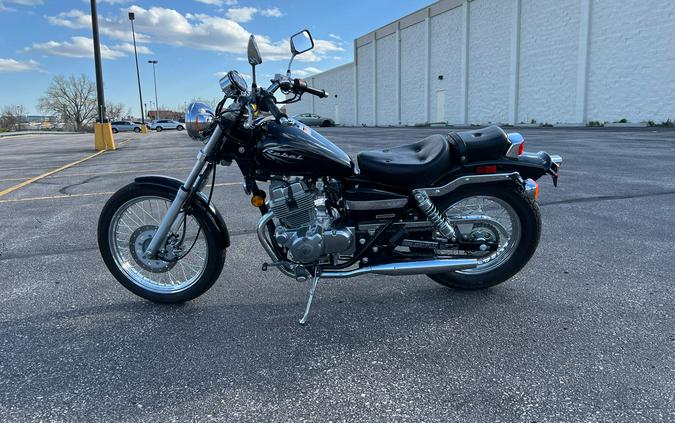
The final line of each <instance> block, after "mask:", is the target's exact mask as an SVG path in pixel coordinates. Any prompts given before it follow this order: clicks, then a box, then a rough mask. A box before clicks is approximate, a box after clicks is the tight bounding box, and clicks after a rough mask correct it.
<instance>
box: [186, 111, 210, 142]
mask: <svg viewBox="0 0 675 423" xmlns="http://www.w3.org/2000/svg"><path fill="white" fill-rule="evenodd" d="M213 117H214V113H213V110H211V108H210V107H209V106H207V105H206V104H204V103H192V104H190V105H189V106H188V108H187V110H186V111H185V126H186V127H187V133H188V135H189V136H190V138H192V139H193V140H196V141H204V140H205V139H206V138H207V137H208V135H206V134H208V133H210V132H211V131H210V129H211V125H212V124H213Z"/></svg>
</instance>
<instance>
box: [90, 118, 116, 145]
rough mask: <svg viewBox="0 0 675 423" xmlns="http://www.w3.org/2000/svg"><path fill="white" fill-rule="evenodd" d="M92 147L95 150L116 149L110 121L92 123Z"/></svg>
mask: <svg viewBox="0 0 675 423" xmlns="http://www.w3.org/2000/svg"><path fill="white" fill-rule="evenodd" d="M94 147H95V148H96V151H101V150H116V149H117V145H115V139H114V138H113V133H112V126H111V125H110V122H106V123H95V124H94Z"/></svg>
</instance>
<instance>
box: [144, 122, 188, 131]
mask: <svg viewBox="0 0 675 423" xmlns="http://www.w3.org/2000/svg"><path fill="white" fill-rule="evenodd" d="M148 128H150V129H154V130H155V131H157V132H161V131H163V130H165V129H175V130H177V131H182V130H183V129H185V125H184V124H182V123H180V122H178V121H175V120H169V119H160V120H153V121H152V122H150V124H149V125H148Z"/></svg>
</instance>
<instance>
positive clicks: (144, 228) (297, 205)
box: [98, 30, 562, 324]
mask: <svg viewBox="0 0 675 423" xmlns="http://www.w3.org/2000/svg"><path fill="white" fill-rule="evenodd" d="M290 47H291V52H292V57H291V61H290V63H289V66H288V71H287V72H286V74H285V75H281V74H280V75H276V76H275V78H274V79H273V80H272V81H271V85H270V86H269V87H268V88H266V89H265V88H262V87H259V86H257V85H256V77H255V69H256V66H257V65H259V64H260V63H262V59H261V57H260V53H259V51H258V47H257V44H256V42H255V38H254V37H253V36H251V38H250V40H249V45H248V61H249V63H250V64H251V66H252V68H253V81H252V84H251V88H250V90H249V88H248V86H247V83H246V81H245V80H244V79H243V78H242V77H241V76H240V75H239V74H238V73H237V72H236V71H231V72H229V73H228V74H227V76H226V77H224V78H223V79H221V81H220V85H221V88H222V90H223V92H224V93H225V97H224V98H223V100H222V101H221V102H220V103H219V104H218V106H217V107H216V109H215V111H211V110H210V109H209V108H208V107H207V106H206V105H204V104H201V103H194V104H192V105H191V106H190V107H189V109H188V112H187V115H186V125H187V129H188V133H189V134H190V136H191V137H193V138H195V139H199V140H202V141H204V145H203V147H202V148H201V150H200V151H199V154H198V157H197V163H196V164H195V165H194V167H193V169H192V171H191V172H190V174H189V175H188V177H187V179H186V180H185V181H179V180H177V179H173V178H168V177H163V176H142V177H139V178H136V179H135V180H134V182H133V183H131V184H129V185H127V186H125V187H124V188H122V189H120V190H119V191H118V192H116V193H115V194H114V195H113V196H112V197H111V198H110V200H108V202H107V204H106V205H105V207H104V209H103V211H102V213H101V217H100V220H99V225H98V244H99V248H100V250H101V254H102V256H103V259H104V261H105V263H106V265H107V266H108V268H109V269H110V271H111V272H112V274H113V275H114V276H115V277H116V278H117V280H119V281H120V282H121V283H122V285H124V286H125V287H126V288H127V289H129V290H130V291H132V292H133V293H135V294H137V295H139V296H141V297H143V298H146V299H148V300H151V301H155V302H160V303H178V302H183V301H188V300H191V299H193V298H196V297H198V296H200V295H201V294H203V293H204V292H206V291H207V290H208V289H209V288H210V287H211V286H212V285H213V283H214V282H215V281H216V280H217V279H218V276H219V275H220V272H221V270H222V268H223V265H224V263H225V251H226V249H227V248H228V247H229V245H230V238H229V235H228V231H227V226H226V224H225V222H224V220H223V217H222V216H221V214H220V213H219V212H218V210H217V209H216V208H215V207H214V205H213V204H212V202H211V197H212V194H213V188H214V181H215V174H216V166H217V165H219V164H220V165H230V164H231V163H232V161H235V162H236V163H237V165H238V166H239V169H240V170H241V172H242V174H243V176H244V182H243V185H244V190H245V191H246V193H247V194H249V195H251V203H252V204H253V206H255V207H257V208H258V209H259V210H260V213H261V214H262V218H261V219H260V222H259V223H258V227H257V236H258V239H259V240H260V243H261V244H262V246H263V247H264V249H265V251H266V252H267V254H269V257H270V262H269V263H264V264H263V265H262V270H263V271H265V270H268V269H269V268H270V267H275V268H277V269H279V270H280V271H281V272H282V273H284V274H285V275H287V276H290V277H292V278H294V279H296V280H297V281H300V282H306V281H309V298H308V300H307V306H306V309H305V313H304V316H303V317H302V319H301V320H300V323H302V324H304V323H305V322H306V320H307V316H308V313H309V309H310V306H311V304H312V299H313V297H314V292H315V289H316V286H317V283H318V281H319V279H320V278H322V279H327V278H349V277H353V276H359V275H365V274H368V273H376V274H380V275H413V274H425V275H429V277H430V278H432V279H433V280H434V281H436V282H438V283H440V284H442V285H445V286H448V287H452V288H457V289H483V288H487V287H490V286H493V285H496V284H499V283H501V282H503V281H505V280H507V279H509V278H510V277H512V276H513V275H515V274H516V273H517V272H518V271H520V269H522V267H523V266H524V265H525V264H526V263H527V262H528V260H529V259H530V257H532V254H533V253H534V251H535V250H536V248H537V245H538V243H539V236H540V232H541V217H540V215H539V208H538V206H537V197H538V194H539V186H538V185H537V183H536V182H535V181H536V180H537V179H538V178H540V177H541V176H543V175H545V174H549V175H551V176H552V178H553V183H554V185H557V179H558V171H559V168H560V164H561V162H562V159H561V158H560V157H559V156H550V155H549V154H547V153H545V152H539V153H527V152H524V151H523V147H524V143H523V137H522V136H520V134H517V133H511V134H506V133H505V132H504V131H503V130H502V129H500V128H498V127H496V126H491V127H488V128H484V129H479V130H475V131H467V132H451V133H449V134H445V135H432V136H430V137H427V138H425V139H423V140H421V141H417V142H415V143H412V144H408V145H403V146H400V147H392V148H386V149H383V150H374V151H364V152H361V153H359V154H358V155H357V160H356V162H354V161H352V159H351V158H350V157H349V155H347V154H346V153H345V152H344V151H342V150H341V149H340V148H338V147H337V146H335V145H334V144H333V143H331V142H330V141H328V140H327V139H326V138H324V137H323V136H321V135H320V134H319V133H317V132H316V131H315V130H313V129H311V128H309V127H307V126H306V125H304V124H302V123H300V122H298V121H297V120H294V119H291V118H288V117H287V116H286V115H285V114H284V113H282V112H281V111H280V110H279V108H278V106H277V104H279V103H291V102H295V101H298V100H299V99H300V98H301V97H302V95H304V94H310V95H315V96H317V97H320V98H324V97H327V93H326V92H325V91H324V90H320V89H316V88H313V87H309V86H308V85H307V84H306V82H305V81H304V80H302V79H293V78H291V64H292V62H293V58H295V56H296V55H298V54H301V53H304V52H306V51H309V50H311V49H312V48H313V47H314V41H313V40H312V37H311V35H310V33H309V31H306V30H305V31H302V32H299V33H297V34H295V35H294V36H293V37H291V41H290ZM278 90H281V92H282V93H284V94H285V95H286V100H284V101H276V100H275V96H274V93H275V92H277V91H278ZM264 112H268V113H269V114H271V116H270V115H267V116H263V113H264ZM209 181H211V184H210V187H208V183H209ZM259 182H268V183H269V187H268V189H267V193H266V192H265V191H263V190H262V189H261V188H260V187H259V185H258V183H259ZM205 188H208V189H206V191H208V193H205V192H204V190H205Z"/></svg>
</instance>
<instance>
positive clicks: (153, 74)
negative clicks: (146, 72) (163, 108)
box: [148, 60, 159, 120]
mask: <svg viewBox="0 0 675 423" xmlns="http://www.w3.org/2000/svg"><path fill="white" fill-rule="evenodd" d="M148 63H150V64H151V65H152V77H153V78H154V80H155V106H156V107H157V115H156V116H155V119H156V120H159V102H158V101H157V73H156V72H155V65H156V64H157V63H159V62H158V61H157V60H148Z"/></svg>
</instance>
